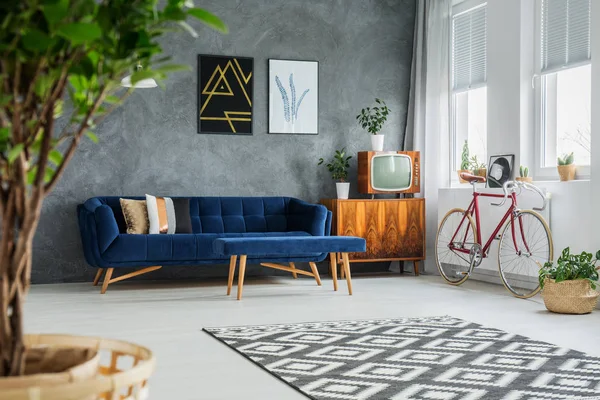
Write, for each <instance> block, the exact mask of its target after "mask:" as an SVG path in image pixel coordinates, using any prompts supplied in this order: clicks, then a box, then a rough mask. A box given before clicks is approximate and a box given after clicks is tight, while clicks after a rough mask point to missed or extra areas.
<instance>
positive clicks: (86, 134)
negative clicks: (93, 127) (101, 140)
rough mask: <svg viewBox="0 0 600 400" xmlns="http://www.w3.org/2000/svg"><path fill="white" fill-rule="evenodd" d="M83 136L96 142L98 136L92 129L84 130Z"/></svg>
mask: <svg viewBox="0 0 600 400" xmlns="http://www.w3.org/2000/svg"><path fill="white" fill-rule="evenodd" d="M85 136H87V137H88V138H89V139H90V140H91V141H92V142H94V143H96V144H98V136H96V134H95V133H94V132H92V131H87V132H85Z"/></svg>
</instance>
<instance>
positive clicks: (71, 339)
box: [0, 334, 156, 400]
mask: <svg viewBox="0 0 600 400" xmlns="http://www.w3.org/2000/svg"><path fill="white" fill-rule="evenodd" d="M25 344H26V346H32V345H59V346H66V347H87V348H95V349H97V350H106V351H111V352H115V353H120V354H122V355H128V356H133V357H135V358H136V359H139V360H138V361H137V363H135V364H134V365H133V366H132V367H131V368H129V369H127V370H124V371H119V372H116V373H114V374H110V375H108V376H107V375H100V374H99V375H98V376H96V377H95V378H92V379H87V380H83V381H77V382H71V383H67V384H58V385H54V386H36V387H28V388H25V389H9V390H5V391H2V392H1V393H0V400H9V399H33V398H35V399H40V400H46V399H49V400H55V399H60V400H79V399H82V398H86V397H89V396H92V395H99V394H102V393H106V392H111V391H114V390H119V389H121V388H124V387H128V386H132V385H135V384H138V383H140V382H142V381H145V380H147V379H148V377H149V376H150V375H151V374H152V372H153V371H154V368H155V366H156V359H155V357H154V354H153V353H152V351H150V349H148V348H146V347H143V346H139V345H137V344H134V343H131V342H126V341H123V340H116V339H106V338H99V337H93V336H75V335H60V334H39V335H36V334H33V335H32V334H30V335H25ZM0 379H1V378H0ZM32 393H36V396H37V397H30V395H31V394H32Z"/></svg>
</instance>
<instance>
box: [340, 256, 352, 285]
mask: <svg viewBox="0 0 600 400" xmlns="http://www.w3.org/2000/svg"><path fill="white" fill-rule="evenodd" d="M342 260H343V261H344V271H345V272H346V282H347V283H348V294H349V295H352V276H350V259H349V258H348V253H342Z"/></svg>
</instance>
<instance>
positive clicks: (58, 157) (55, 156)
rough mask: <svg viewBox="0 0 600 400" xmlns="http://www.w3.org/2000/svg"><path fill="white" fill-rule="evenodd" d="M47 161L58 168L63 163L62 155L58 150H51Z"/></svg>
mask: <svg viewBox="0 0 600 400" xmlns="http://www.w3.org/2000/svg"><path fill="white" fill-rule="evenodd" d="M48 160H50V161H51V162H52V163H54V165H56V166H59V165H60V164H61V163H62V161H63V155H62V153H61V152H60V151H58V150H52V151H51V152H50V153H49V154H48Z"/></svg>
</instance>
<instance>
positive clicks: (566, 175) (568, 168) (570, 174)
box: [556, 152, 575, 181]
mask: <svg viewBox="0 0 600 400" xmlns="http://www.w3.org/2000/svg"><path fill="white" fill-rule="evenodd" d="M574 161H575V156H574V155H573V153H572V152H571V153H570V154H564V155H563V156H562V157H558V165H557V167H556V168H557V169H558V176H559V177H560V180H561V181H572V180H573V179H575V164H573V162H574Z"/></svg>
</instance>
